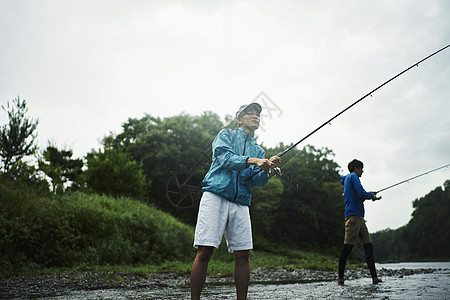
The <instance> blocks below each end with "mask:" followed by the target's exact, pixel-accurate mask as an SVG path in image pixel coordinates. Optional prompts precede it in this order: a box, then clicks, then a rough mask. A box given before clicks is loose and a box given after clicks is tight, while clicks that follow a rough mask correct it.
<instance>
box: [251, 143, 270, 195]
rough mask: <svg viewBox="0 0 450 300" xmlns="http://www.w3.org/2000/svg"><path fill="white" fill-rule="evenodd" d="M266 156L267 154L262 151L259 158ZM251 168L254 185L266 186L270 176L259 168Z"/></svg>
mask: <svg viewBox="0 0 450 300" xmlns="http://www.w3.org/2000/svg"><path fill="white" fill-rule="evenodd" d="M265 155H266V152H265V151H264V150H263V149H260V151H259V153H258V158H264V157H265ZM250 168H251V169H252V175H254V176H253V178H252V185H256V186H263V185H266V183H267V181H269V176H268V175H267V172H266V171H261V169H260V168H259V167H257V166H251V167H250ZM260 171H261V172H260ZM258 172H259V173H258ZM256 173H258V174H256ZM255 174H256V175H255Z"/></svg>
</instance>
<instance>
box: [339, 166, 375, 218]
mask: <svg viewBox="0 0 450 300" xmlns="http://www.w3.org/2000/svg"><path fill="white" fill-rule="evenodd" d="M341 183H342V184H343V185H344V201H345V218H347V217H348V216H352V215H357V216H360V217H361V218H364V201H365V200H366V199H373V198H375V196H374V195H373V194H372V193H368V192H366V191H365V190H364V188H363V187H362V185H361V181H360V180H359V177H358V175H356V174H355V173H350V174H348V175H346V176H341Z"/></svg>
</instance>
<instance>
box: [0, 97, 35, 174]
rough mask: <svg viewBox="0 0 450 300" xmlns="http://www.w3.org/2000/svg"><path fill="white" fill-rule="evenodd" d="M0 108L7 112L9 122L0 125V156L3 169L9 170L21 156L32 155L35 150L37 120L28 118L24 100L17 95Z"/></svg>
mask: <svg viewBox="0 0 450 300" xmlns="http://www.w3.org/2000/svg"><path fill="white" fill-rule="evenodd" d="M2 108H3V110H4V111H5V112H7V114H8V118H9V123H8V124H5V125H2V126H1V127H0V156H1V160H2V162H3V171H4V172H5V173H7V172H8V171H10V169H11V167H12V165H14V164H15V163H18V162H19V161H20V160H21V159H22V158H23V157H25V156H28V155H32V154H34V153H35V151H36V146H35V139H36V134H35V130H36V128H37V125H38V121H37V120H33V119H29V118H28V117H27V116H26V114H27V112H28V108H27V103H26V101H25V100H20V98H19V97H17V98H16V99H14V100H13V101H12V104H10V103H9V102H8V103H7V107H6V108H5V107H4V106H3V105H2Z"/></svg>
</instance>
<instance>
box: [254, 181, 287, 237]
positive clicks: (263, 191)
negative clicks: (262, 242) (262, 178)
mask: <svg viewBox="0 0 450 300" xmlns="http://www.w3.org/2000/svg"><path fill="white" fill-rule="evenodd" d="M283 188H284V187H283V183H282V181H281V178H280V177H278V176H276V177H272V178H270V179H269V182H268V183H267V184H266V185H265V186H264V187H254V188H253V193H252V195H253V201H252V204H251V206H250V214H251V217H252V230H253V235H257V236H265V237H267V236H269V235H270V232H271V230H272V228H273V226H275V214H274V213H273V212H275V211H277V210H278V209H279V208H280V201H281V195H282V194H283Z"/></svg>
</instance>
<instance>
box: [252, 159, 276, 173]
mask: <svg viewBox="0 0 450 300" xmlns="http://www.w3.org/2000/svg"><path fill="white" fill-rule="evenodd" d="M256 165H257V166H258V167H260V168H261V169H263V170H264V171H269V169H270V168H273V167H275V164H274V163H273V162H271V161H270V160H268V159H266V158H258V161H257V162H256Z"/></svg>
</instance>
